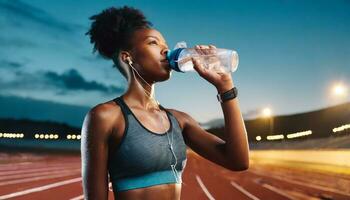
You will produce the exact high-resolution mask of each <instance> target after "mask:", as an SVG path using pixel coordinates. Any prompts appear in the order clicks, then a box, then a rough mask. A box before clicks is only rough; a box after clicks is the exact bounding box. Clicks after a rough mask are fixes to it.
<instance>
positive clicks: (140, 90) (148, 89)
mask: <svg viewBox="0 0 350 200" xmlns="http://www.w3.org/2000/svg"><path fill="white" fill-rule="evenodd" d="M136 78H138V77H133V78H132V79H131V81H130V82H129V87H128V90H127V91H126V93H125V94H124V95H123V96H124V97H125V99H126V100H127V101H128V102H129V104H130V105H131V106H133V107H138V108H142V109H146V110H151V109H154V108H156V109H158V105H157V104H155V103H156V102H154V100H153V98H154V94H155V89H154V86H155V85H154V83H149V82H147V83H148V84H147V83H145V82H144V81H143V80H141V79H140V78H138V80H136Z"/></svg>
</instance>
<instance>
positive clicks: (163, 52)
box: [161, 48, 170, 56]
mask: <svg viewBox="0 0 350 200" xmlns="http://www.w3.org/2000/svg"><path fill="white" fill-rule="evenodd" d="M169 51H170V50H169V49H168V48H164V49H163V50H162V52H161V54H162V55H164V56H166V55H167V53H168V52H169Z"/></svg>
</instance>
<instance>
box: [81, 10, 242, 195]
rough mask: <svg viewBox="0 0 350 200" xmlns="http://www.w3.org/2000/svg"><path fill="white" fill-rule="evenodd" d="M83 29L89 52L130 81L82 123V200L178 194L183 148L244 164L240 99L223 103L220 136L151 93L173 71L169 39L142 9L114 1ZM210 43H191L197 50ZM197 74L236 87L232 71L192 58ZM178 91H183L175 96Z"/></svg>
mask: <svg viewBox="0 0 350 200" xmlns="http://www.w3.org/2000/svg"><path fill="white" fill-rule="evenodd" d="M90 19H91V20H92V24H91V27H90V29H89V31H88V32H87V33H86V34H87V35H89V36H90V41H91V43H93V44H94V51H98V53H99V54H100V55H101V56H102V57H104V58H107V59H111V60H112V61H113V62H114V64H115V65H114V66H116V67H117V68H118V70H119V71H120V72H121V74H122V75H123V76H124V77H125V78H126V79H127V81H128V88H127V90H126V92H125V93H124V94H122V95H121V96H119V97H117V98H115V99H113V100H110V101H107V102H104V103H100V104H98V105H96V106H95V107H93V108H92V109H91V110H90V111H89V112H88V113H87V114H86V116H85V118H84V123H83V125H82V140H81V153H82V154H81V155H82V177H83V190H84V196H85V199H88V200H91V199H94V200H95V199H96V200H105V199H108V192H109V185H108V183H109V181H111V183H112V187H113V192H114V197H115V199H121V200H127V199H132V200H137V199H142V200H154V199H161V200H163V199H171V200H175V199H176V200H178V199H180V194H181V186H182V184H181V183H182V172H183V170H184V168H185V166H186V161H187V156H186V147H190V148H191V149H192V150H193V151H194V152H196V153H197V154H199V155H201V156H202V157H204V158H206V159H207V160H210V161H212V162H214V163H216V164H218V165H220V166H222V167H225V168H227V169H229V170H232V171H242V170H246V169H248V167H249V146H248V141H247V133H246V129H245V125H244V121H243V119H242V115H241V111H240V108H239V103H238V100H237V98H231V99H228V100H227V99H226V100H225V101H223V102H220V104H221V107H222V110H223V114H224V118H225V129H224V130H225V131H224V138H225V139H224V140H222V139H220V138H219V137H216V136H215V135H213V134H211V133H209V132H207V131H206V130H204V129H203V128H202V127H201V126H200V125H199V124H198V123H197V122H196V120H194V119H193V118H192V117H191V116H190V115H188V114H187V113H185V112H182V111H178V110H175V109H166V108H164V107H163V106H161V105H160V104H159V103H158V102H157V101H156V100H155V99H154V92H155V91H154V85H155V83H157V82H162V81H166V80H168V79H169V78H170V76H171V72H172V71H171V70H170V68H169V63H168V61H167V60H166V54H167V52H168V51H169V48H168V45H167V43H166V41H165V39H164V37H163V36H162V34H161V33H160V32H159V31H157V30H156V29H154V28H152V24H151V23H150V22H149V21H147V20H146V18H145V16H144V15H143V14H142V12H140V11H139V10H137V9H135V8H132V7H127V6H124V7H119V8H115V7H111V8H109V9H105V10H103V11H102V12H101V13H99V14H97V15H94V16H92V17H90ZM215 48H216V47H215V46H213V45H209V46H207V45H196V46H195V49H196V50H197V51H198V52H199V53H202V54H207V53H210V52H212V51H215ZM192 62H193V63H194V68H195V70H196V72H197V73H198V74H199V75H200V76H201V77H202V78H204V79H205V80H207V81H208V82H210V83H211V84H212V85H214V87H215V88H216V89H217V92H218V94H223V93H225V92H227V91H232V90H231V89H232V88H234V84H233V80H232V76H231V73H217V72H213V71H210V70H206V69H205V68H204V67H203V65H202V64H201V63H200V61H199V60H197V59H192ZM179 96H181V94H179Z"/></svg>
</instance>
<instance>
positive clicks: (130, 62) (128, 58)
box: [126, 57, 132, 65]
mask: <svg viewBox="0 0 350 200" xmlns="http://www.w3.org/2000/svg"><path fill="white" fill-rule="evenodd" d="M126 60H127V61H128V63H129V65H131V64H132V61H131V58H130V57H127V58H126Z"/></svg>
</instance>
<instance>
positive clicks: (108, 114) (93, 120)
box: [82, 101, 122, 135]
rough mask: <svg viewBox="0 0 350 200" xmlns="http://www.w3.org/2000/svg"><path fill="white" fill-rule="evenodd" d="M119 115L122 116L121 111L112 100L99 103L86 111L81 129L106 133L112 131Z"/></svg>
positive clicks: (118, 119)
mask: <svg viewBox="0 0 350 200" xmlns="http://www.w3.org/2000/svg"><path fill="white" fill-rule="evenodd" d="M120 117H122V112H121V109H120V107H119V105H118V104H116V103H115V102H113V101H108V102H104V103H100V104H97V105H96V106H94V107H92V108H91V109H90V110H89V111H88V112H87V114H86V115H85V118H84V123H83V127H82V129H83V130H85V131H89V132H94V133H99V134H107V135H108V134H110V133H112V131H113V128H114V126H115V125H116V122H118V121H120Z"/></svg>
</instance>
